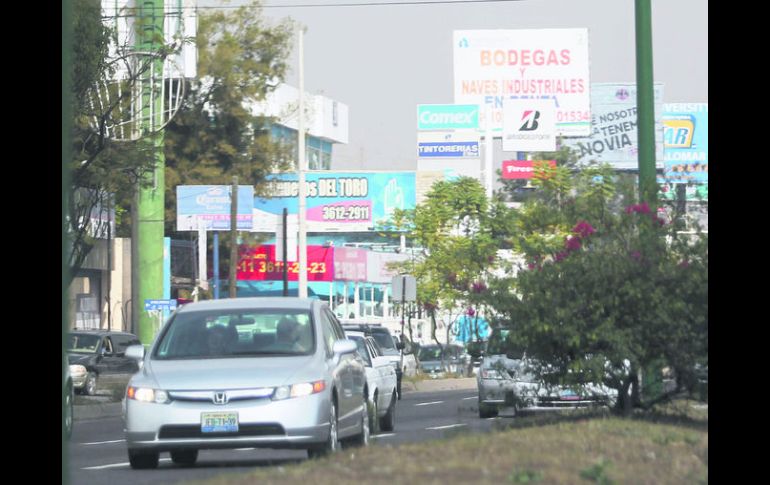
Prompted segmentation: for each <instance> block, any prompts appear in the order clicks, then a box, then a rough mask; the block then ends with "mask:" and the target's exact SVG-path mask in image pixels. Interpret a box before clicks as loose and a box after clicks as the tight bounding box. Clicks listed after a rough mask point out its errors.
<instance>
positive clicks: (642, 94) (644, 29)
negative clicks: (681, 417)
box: [635, 0, 663, 401]
mask: <svg viewBox="0 0 770 485" xmlns="http://www.w3.org/2000/svg"><path fill="white" fill-rule="evenodd" d="M635 2H636V12H635V13H636V109H637V117H638V118H637V119H638V125H637V130H638V133H639V201H640V202H647V203H648V204H649V205H650V208H651V210H652V211H653V214H654V213H656V212H657V210H658V209H657V208H658V202H657V197H658V185H657V180H656V177H655V98H654V94H653V86H652V83H653V74H652V72H653V70H652V65H653V64H652V9H651V7H650V0H635ZM661 368H662V365H661V363H660V362H653V363H651V364H649V365H648V366H646V367H645V368H644V369H643V371H642V375H641V392H640V395H641V396H642V399H644V400H646V401H649V400H651V399H654V398H656V397H657V396H659V395H660V394H661V393H662V390H663V389H662V382H661V378H660V375H661V374H660V373H661Z"/></svg>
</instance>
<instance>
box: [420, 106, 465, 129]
mask: <svg viewBox="0 0 770 485" xmlns="http://www.w3.org/2000/svg"><path fill="white" fill-rule="evenodd" d="M478 127H479V106H478V105H476V104H421V105H418V106H417V129H418V130H433V131H435V130H475V129H478Z"/></svg>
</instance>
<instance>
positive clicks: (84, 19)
mask: <svg viewBox="0 0 770 485" xmlns="http://www.w3.org/2000/svg"><path fill="white" fill-rule="evenodd" d="M72 21H73V44H72V47H73V62H72V74H71V75H72V103H73V109H72V112H73V123H72V126H73V134H72V142H73V149H72V154H73V156H72V162H71V164H70V174H71V182H72V186H73V190H71V191H69V193H68V197H69V202H68V205H67V209H68V215H67V218H66V219H67V227H68V241H67V244H68V247H67V251H68V264H69V268H70V271H69V278H70V282H71V280H72V278H74V277H75V276H76V275H77V272H78V271H79V269H80V268H81V267H82V265H83V263H84V262H85V260H86V258H87V256H88V254H89V253H90V252H91V250H92V249H93V248H94V246H95V245H96V242H97V239H99V238H104V237H106V236H107V235H108V231H107V224H108V223H107V221H108V217H107V214H108V211H109V210H110V209H115V208H116V205H118V204H119V201H121V200H125V199H128V200H130V196H131V194H132V193H133V190H134V187H135V182H136V181H137V180H138V179H139V178H140V177H141V176H142V174H143V173H145V171H147V170H149V169H150V168H151V166H152V157H151V156H150V155H149V153H150V150H152V147H150V146H149V145H148V144H147V143H145V142H143V141H134V142H119V141H115V140H113V139H111V137H110V132H109V127H110V126H111V125H113V124H114V123H115V121H116V119H117V118H118V117H119V114H120V110H121V108H122V107H123V106H124V105H125V104H126V103H129V102H130V101H131V100H130V94H131V89H126V88H127V87H128V86H130V85H131V84H132V83H133V82H134V81H135V80H136V79H137V78H138V77H139V76H141V75H142V74H143V73H144V72H145V71H146V69H148V68H149V64H140V65H138V66H137V67H136V69H135V70H134V71H133V72H132V74H131V75H130V76H128V77H127V78H126V79H125V80H124V81H123V82H122V84H121V88H122V89H121V96H115V97H113V98H112V100H111V101H110V102H103V101H104V100H103V99H102V100H101V101H102V102H100V99H99V97H98V95H99V92H100V91H99V87H101V88H102V93H104V92H105V91H104V89H105V88H108V89H110V90H111V92H112V93H113V94H114V93H116V92H117V86H118V85H117V84H116V83H113V82H112V78H113V74H114V72H115V69H116V67H117V66H118V65H120V64H122V63H124V62H125V52H126V51H125V50H122V49H116V53H117V54H116V55H113V56H110V52H109V51H110V45H112V46H113V47H120V46H117V44H116V32H115V31H113V30H111V29H110V28H108V27H106V26H105V25H104V23H103V22H102V14H101V2H100V1H99V0H74V1H73V8H72ZM170 50H171V48H170V47H164V48H163V49H161V51H160V54H159V55H160V56H161V57H162V56H165V55H167V54H168V52H170ZM116 212H117V213H119V214H120V213H121V210H120V208H118V209H117V210H116ZM114 235H115V234H112V236H114Z"/></svg>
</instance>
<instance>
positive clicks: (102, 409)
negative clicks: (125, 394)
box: [72, 402, 123, 421]
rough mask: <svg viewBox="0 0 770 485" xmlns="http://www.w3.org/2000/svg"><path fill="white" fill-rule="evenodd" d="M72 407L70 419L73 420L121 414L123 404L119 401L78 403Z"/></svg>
mask: <svg viewBox="0 0 770 485" xmlns="http://www.w3.org/2000/svg"><path fill="white" fill-rule="evenodd" d="M73 408H74V409H73V416H72V419H73V420H75V421H82V420H84V419H99V418H111V417H116V416H120V415H121V414H123V405H122V403H119V402H114V403H107V404H78V405H76V406H74V407H73Z"/></svg>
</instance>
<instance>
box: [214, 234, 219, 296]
mask: <svg viewBox="0 0 770 485" xmlns="http://www.w3.org/2000/svg"><path fill="white" fill-rule="evenodd" d="M214 299H215V300H219V231H215V232H214Z"/></svg>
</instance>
